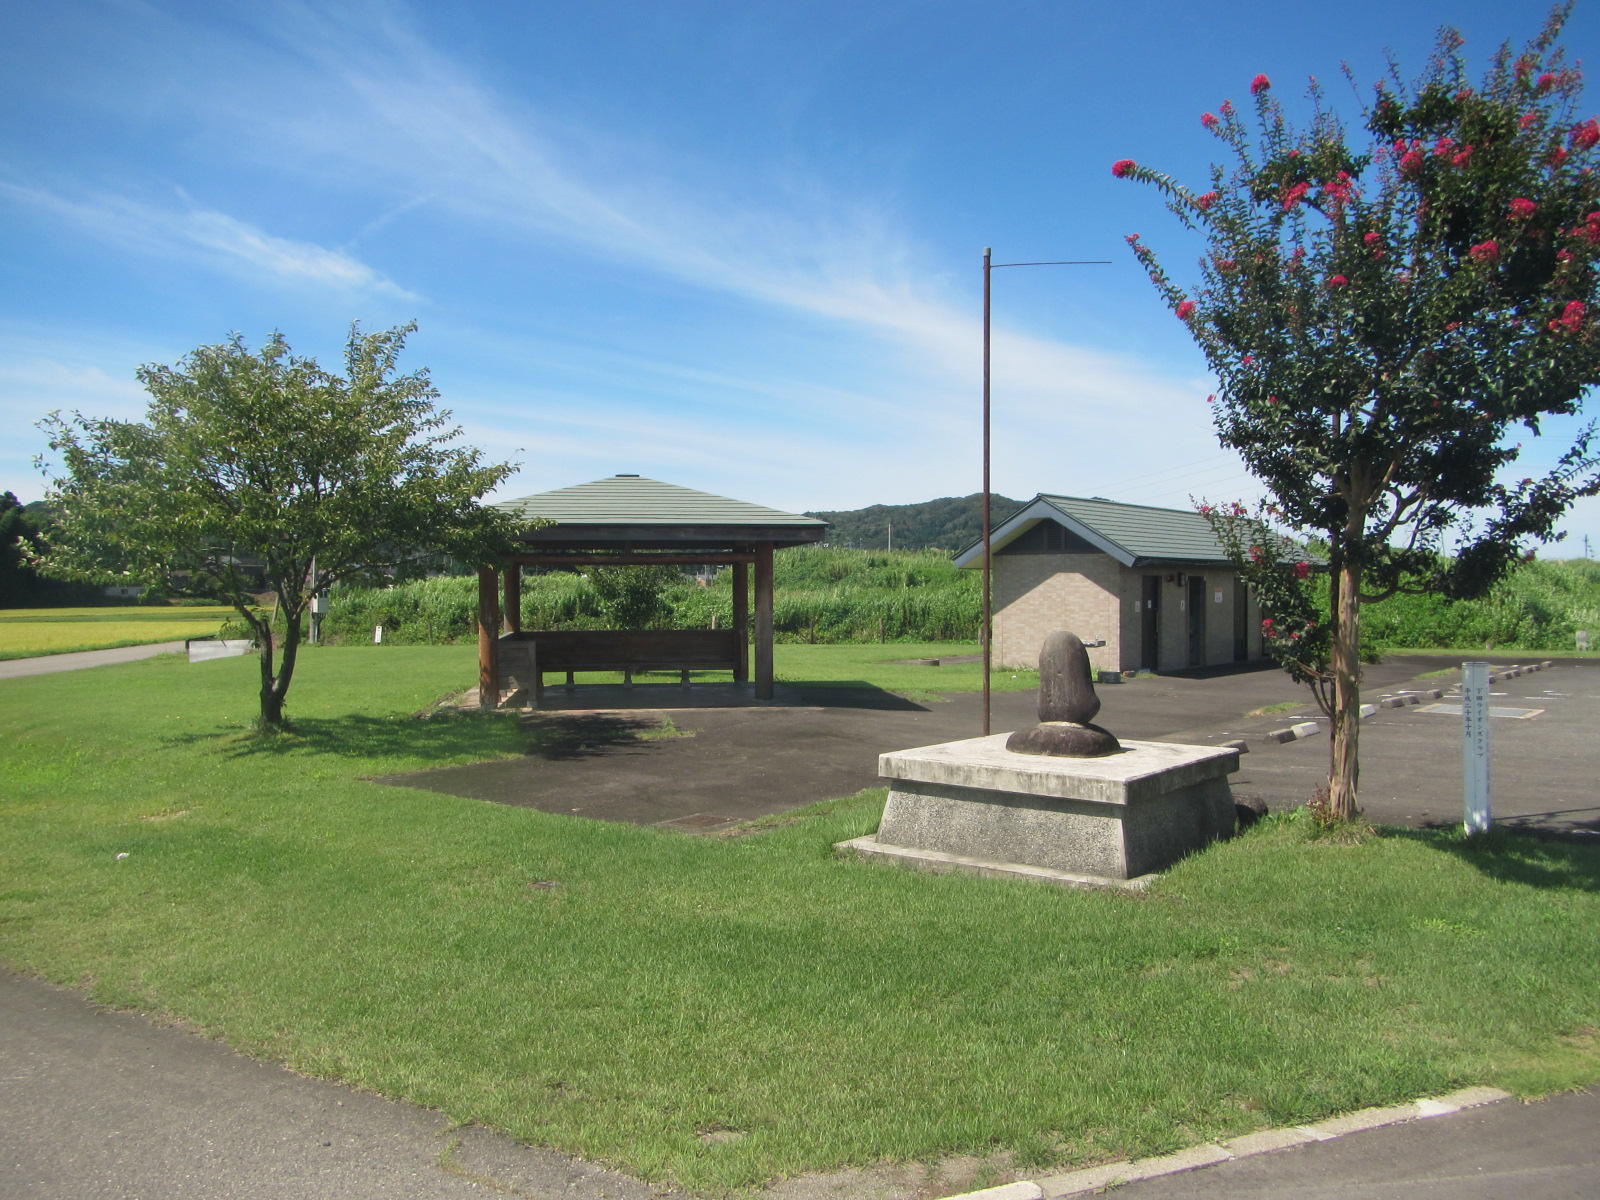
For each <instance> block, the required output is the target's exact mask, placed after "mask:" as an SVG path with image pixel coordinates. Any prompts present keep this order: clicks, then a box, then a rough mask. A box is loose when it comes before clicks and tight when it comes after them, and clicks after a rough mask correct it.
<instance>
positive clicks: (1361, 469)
mask: <svg viewBox="0 0 1600 1200" xmlns="http://www.w3.org/2000/svg"><path fill="white" fill-rule="evenodd" d="M1568 11H1569V9H1568V8H1558V9H1557V10H1556V11H1555V12H1554V13H1553V14H1552V16H1551V19H1550V21H1549V22H1548V23H1547V24H1546V26H1545V28H1544V30H1543V31H1542V32H1541V33H1540V34H1539V36H1538V37H1536V38H1535V39H1534V40H1533V41H1532V42H1531V43H1529V45H1528V47H1527V48H1526V49H1525V50H1524V51H1523V52H1522V53H1520V54H1517V53H1514V52H1513V50H1512V48H1511V47H1510V46H1509V45H1506V46H1503V47H1502V48H1501V49H1500V51H1499V52H1498V53H1497V54H1496V55H1495V56H1494V58H1493V59H1492V60H1491V61H1490V64H1489V66H1488V69H1487V72H1486V74H1485V75H1484V77H1483V79H1482V80H1481V82H1479V83H1478V84H1477V85H1476V86H1474V84H1473V82H1472V80H1471V79H1470V78H1469V74H1468V69H1467V66H1466V64H1465V62H1464V60H1463V58H1462V55H1461V46H1462V39H1461V37H1460V35H1459V34H1457V33H1456V32H1455V31H1454V30H1451V29H1445V30H1442V31H1441V33H1440V39H1439V43H1438V49H1437V51H1436V53H1435V54H1434V56H1433V57H1432V58H1431V59H1430V60H1429V63H1428V65H1427V68H1426V69H1425V71H1424V72H1423V73H1422V75H1421V76H1420V78H1418V79H1417V80H1416V81H1415V82H1414V83H1412V84H1409V85H1408V84H1406V83H1405V82H1404V81H1403V80H1402V78H1401V76H1400V73H1399V70H1398V69H1397V68H1395V67H1394V65H1393V64H1392V63H1391V69H1390V72H1389V77H1388V78H1386V79H1384V80H1383V81H1381V82H1379V83H1378V84H1377V86H1376V89H1375V93H1374V95H1373V99H1372V101H1371V103H1370V105H1368V106H1366V107H1364V108H1363V110H1362V114H1361V117H1362V123H1361V128H1360V131H1359V132H1355V133H1352V132H1350V131H1347V129H1346V128H1345V126H1344V125H1343V124H1342V123H1341V121H1340V120H1339V118H1338V117H1337V116H1336V115H1335V114H1334V113H1333V112H1332V111H1331V110H1330V109H1329V107H1328V105H1327V104H1326V102H1325V100H1324V97H1323V94H1322V92H1321V90H1320V89H1319V88H1318V87H1317V86H1316V84H1315V82H1313V84H1312V86H1311V90H1310V100H1311V104H1312V108H1313V115H1312V117H1311V120H1310V122H1309V124H1307V125H1306V126H1305V127H1304V128H1296V127H1295V126H1294V125H1292V124H1291V123H1290V121H1289V120H1288V119H1287V118H1286V116H1285V114H1284V112H1283V110H1282V108H1281V107H1280V106H1279V104H1278V102H1277V101H1276V100H1275V99H1274V98H1273V95H1272V91H1271V83H1270V81H1269V80H1268V79H1267V77H1266V76H1265V75H1258V76H1256V78H1255V80H1254V81H1253V82H1252V84H1251V85H1250V90H1251V92H1252V93H1253V95H1254V107H1255V113H1256V125H1257V131H1256V132H1255V133H1251V132H1249V131H1248V130H1247V128H1246V125H1245V122H1244V121H1243V120H1242V119H1241V118H1240V116H1239V114H1238V113H1237V112H1236V111H1235V110H1234V108H1233V106H1232V105H1231V104H1229V103H1224V104H1223V105H1222V106H1221V108H1220V109H1219V110H1218V113H1217V114H1215V115H1214V114H1211V113H1207V114H1205V115H1204V116H1203V117H1202V118H1201V121H1202V124H1203V125H1204V126H1205V127H1206V128H1208V129H1209V130H1211V132H1212V133H1213V134H1215V135H1216V136H1217V137H1218V138H1219V139H1220V140H1221V141H1222V143H1223V144H1224V145H1225V146H1226V147H1227V148H1228V150H1229V151H1231V152H1232V159H1233V161H1232V163H1231V164H1229V165H1227V166H1221V165H1219V166H1214V167H1213V168H1212V173H1211V184H1210V187H1209V188H1208V189H1206V190H1204V191H1202V192H1195V191H1192V190H1190V189H1188V188H1186V187H1184V186H1182V185H1181V184H1179V183H1177V182H1176V181H1175V180H1173V179H1172V178H1170V177H1168V176H1166V175H1163V174H1161V173H1159V172H1157V171H1154V170H1151V169H1149V168H1147V167H1143V166H1139V165H1138V164H1136V163H1134V162H1133V161H1131V160H1127V159H1124V160H1122V161H1120V162H1118V163H1116V164H1115V165H1114V166H1113V167H1112V172H1113V174H1115V175H1117V176H1119V177H1127V178H1132V179H1138V180H1141V181H1143V182H1146V183H1150V184H1153V185H1154V186H1156V187H1157V188H1159V189H1160V190H1161V191H1162V192H1163V193H1164V194H1165V196H1166V199H1167V206H1168V208H1169V209H1170V210H1171V211H1172V212H1173V213H1175V214H1176V215H1177V217H1178V219H1179V220H1180V221H1181V222H1182V223H1183V224H1184V225H1185V226H1186V227H1188V228H1190V229H1195V228H1198V229H1199V231H1200V232H1201V233H1202V234H1203V236H1204V239H1205V242H1206V255H1205V257H1204V258H1203V259H1202V260H1201V264H1200V281H1199V283H1198V286H1196V287H1194V288H1192V289H1191V290H1188V291H1186V290H1185V289H1183V288H1181V287H1180V286H1178V285H1177V284H1176V283H1174V282H1173V281H1172V280H1171V279H1170V278H1169V277H1168V276H1167V274H1166V273H1165V272H1164V271H1163V269H1162V267H1161V266H1160V264H1159V262H1158V261H1157V259H1156V258H1155V256H1154V254H1153V253H1152V252H1151V251H1150V250H1149V249H1148V248H1147V247H1146V246H1144V245H1143V243H1142V242H1141V241H1140V240H1139V237H1138V235H1137V234H1135V235H1133V236H1132V237H1130V238H1129V239H1128V241H1129V243H1130V244H1131V245H1132V246H1133V248H1134V252H1135V253H1136V254H1137V255H1138V257H1139V259H1140V261H1141V262H1142V263H1143V264H1144V265H1145V267H1146V268H1147V269H1148V271H1149V273H1150V277H1151V279H1152V281H1153V282H1154V283H1155V285H1156V287H1157V288H1158V289H1160V291H1161V292H1162V294H1163V295H1164V296H1165V298H1166V300H1167V302H1168V304H1169V305H1170V306H1171V307H1172V309H1173V310H1174V312H1175V313H1176V314H1177V316H1178V317H1179V319H1181V320H1182V321H1184V322H1185V323H1186V324H1187V326H1188V328H1189V330H1190V332H1191V334H1192V335H1193V336H1194V338H1195V340H1196V342H1197V343H1198V344H1199V346H1200V349H1201V350H1202V351H1203V352H1204V354H1205V356H1206V358H1207V361H1208V362H1209V364H1210V366H1211V368H1212V370H1213V371H1214V372H1215V374H1216V376H1217V379H1218V382H1219V391H1218V394H1217V395H1216V396H1214V397H1212V400H1213V402H1214V404H1215V409H1214V414H1215V421H1216V426H1217V431H1218V434H1219V437H1220V440H1221V442H1222V444H1223V445H1224V446H1228V447H1230V448H1232V449H1234V450H1235V451H1237V452H1238V454H1239V456H1240V458H1241V459H1242V460H1243V461H1244V463H1245V465H1246V467H1247V468H1248V469H1249V470H1250V471H1251V472H1252V474H1254V475H1255V476H1256V477H1257V478H1258V479H1260V480H1261V481H1262V482H1263V483H1265V484H1266V485H1267V488H1268V489H1269V490H1270V492H1271V494H1272V502H1271V504H1270V505H1268V506H1264V507H1263V509H1262V510H1261V511H1260V512H1259V513H1258V514H1257V519H1258V520H1260V521H1261V522H1262V523H1263V525H1265V524H1271V525H1272V526H1274V527H1276V528H1280V529H1284V530H1286V531H1289V532H1291V533H1293V534H1295V535H1299V536H1301V537H1305V536H1308V535H1309V536H1311V537H1315V538H1318V539H1320V540H1322V541H1324V542H1325V543H1326V545H1327V547H1328V560H1329V562H1328V567H1329V570H1328V576H1327V582H1328V588H1329V608H1330V614H1331V620H1330V623H1331V629H1329V630H1327V637H1328V641H1327V655H1328V665H1327V668H1326V671H1327V676H1328V682H1329V684H1330V685H1331V688H1332V703H1331V710H1332V733H1333V736H1332V738H1331V739H1330V740H1331V747H1330V753H1331V760H1330V780H1329V787H1330V791H1331V806H1332V811H1333V814H1334V815H1335V816H1337V817H1342V818H1346V819H1349V818H1353V817H1354V816H1355V814H1356V813H1357V811H1358V807H1357V785H1358V758H1357V738H1358V733H1359V720H1358V718H1359V707H1360V651H1361V632H1360V612H1361V605H1362V604H1363V603H1365V602H1370V601H1374V600H1381V599H1383V598H1385V597H1387V596H1390V595H1393V594H1395V593H1396V592H1398V591H1402V590H1411V591H1427V592H1434V593H1437V594H1442V595H1445V596H1449V597H1455V598H1464V597H1470V596H1477V595H1481V594H1482V593H1483V592H1484V591H1486V590H1487V589H1488V588H1489V587H1490V586H1491V585H1492V584H1493V583H1494V582H1495V581H1496V580H1497V579H1499V578H1500V577H1501V576H1502V575H1504V574H1505V573H1506V571H1507V570H1509V569H1510V568H1511V567H1512V566H1513V565H1514V564H1515V563H1516V562H1517V561H1518V560H1519V559H1520V558H1521V557H1522V555H1523V554H1524V553H1525V551H1526V549H1527V547H1528V546H1529V544H1530V543H1533V542H1540V541H1549V540H1551V539H1552V536H1553V529H1554V526H1555V524H1556V522H1557V521H1558V520H1559V519H1560V518H1561V516H1562V515H1563V514H1564V513H1565V512H1566V511H1567V509H1568V508H1569V507H1570V506H1571V504H1572V502H1573V501H1574V500H1575V499H1576V498H1578V497H1580V496H1589V495H1594V494H1596V493H1597V492H1600V477H1597V473H1596V465H1597V460H1596V458H1595V456H1594V455H1593V454H1591V452H1590V449H1589V447H1590V442H1591V435H1592V433H1593V427H1592V426H1590V427H1589V428H1588V429H1586V430H1585V431H1584V432H1583V433H1582V434H1581V435H1580V436H1578V438H1577V439H1576V441H1575V443H1574V444H1573V445H1572V446H1571V448H1570V449H1569V450H1568V451H1567V452H1566V453H1565V454H1564V455H1563V457H1562V458H1561V459H1560V461H1559V465H1558V466H1556V467H1555V468H1554V469H1553V470H1550V471H1548V472H1547V473H1545V474H1544V475H1542V476H1538V477H1532V476H1530V477H1527V478H1523V479H1521V480H1520V481H1513V482H1502V480H1508V479H1511V473H1512V465H1513V464H1514V463H1515V462H1516V461H1517V458H1518V456H1519V452H1520V450H1521V445H1520V443H1518V442H1517V441H1516V440H1515V437H1516V435H1517V427H1519V426H1520V427H1524V428H1526V429H1527V430H1528V431H1529V432H1530V433H1532V434H1537V433H1538V432H1539V428H1540V424H1541V422H1542V421H1543V420H1544V419H1545V418H1547V417H1552V416H1558V415H1569V414H1573V413H1576V412H1578V411H1579V409H1580V406H1581V402H1582V398H1583V394H1584V391H1585V389H1586V388H1588V387H1590V386H1591V385H1593V384H1594V383H1596V382H1597V381H1600V336H1597V334H1596V328H1595V319H1594V312H1595V310H1594V305H1595V302H1596V261H1597V258H1600V180H1597V177H1596V175H1595V168H1596V166H1597V165H1600V153H1597V151H1596V144H1597V143H1600V124H1597V123H1596V121H1595V119H1594V118H1593V117H1590V118H1588V119H1586V120H1580V119H1579V117H1578V113H1577V111H1576V104H1577V100H1578V97H1579V95H1580V92H1581V89H1582V79H1581V76H1580V74H1579V72H1578V71H1577V69H1576V68H1575V67H1572V66H1568V65H1567V64H1566V63H1565V61H1564V55H1563V51H1562V49H1561V47H1560V45H1559V37H1560V33H1561V28H1562V25H1563V23H1564V22H1565V19H1566V17H1567V14H1568ZM1257 565H1258V566H1259V565H1260V564H1257ZM1273 569H1276V570H1285V569H1288V568H1286V567H1279V566H1274V567H1273ZM1308 619H1310V618H1309V617H1308V616H1307V615H1306V609H1305V606H1300V609H1299V611H1298V615H1297V613H1296V612H1295V611H1291V612H1288V613H1280V614H1274V620H1275V621H1276V622H1277V624H1275V626H1274V629H1275V630H1276V636H1277V637H1280V638H1281V637H1287V636H1288V635H1289V634H1292V633H1296V632H1299V633H1300V634H1301V636H1302V638H1303V637H1304V636H1305V630H1304V628H1303V627H1302V628H1300V629H1298V630H1297V629H1295V628H1294V625H1295V623H1296V622H1297V621H1298V622H1301V623H1302V625H1303V622H1304V621H1305V620H1308ZM1296 640H1299V639H1296Z"/></svg>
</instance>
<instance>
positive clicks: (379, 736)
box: [164, 713, 527, 762]
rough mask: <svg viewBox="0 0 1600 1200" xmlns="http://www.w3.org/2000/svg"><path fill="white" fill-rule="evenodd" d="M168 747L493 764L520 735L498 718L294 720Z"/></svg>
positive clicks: (191, 737)
mask: <svg viewBox="0 0 1600 1200" xmlns="http://www.w3.org/2000/svg"><path fill="white" fill-rule="evenodd" d="M164 740H165V741H166V742H167V743H168V744H169V745H200V744H203V743H208V742H209V743H213V744H215V745H218V746H220V747H221V748H222V751H223V753H224V754H226V755H227V756H228V757H229V758H256V757H262V756H267V757H273V756H284V755H296V754H331V755H336V756H338V757H341V758H395V757H403V758H420V759H424V760H427V761H431V762H445V761H448V760H454V761H456V762H460V761H463V760H471V759H474V758H477V759H485V758H497V757H499V756H501V755H503V754H505V753H507V752H508V751H509V752H512V753H516V752H518V751H520V750H521V749H523V747H524V744H525V743H526V741H527V738H526V736H525V734H524V733H523V732H522V731H519V730H517V729H516V727H515V726H513V725H512V724H511V723H510V722H509V721H506V720H505V719H504V718H503V717H494V716H489V717H480V716H478V715H476V714H471V715H461V716H453V717H434V718H432V719H429V720H422V719H419V718H417V717H403V716H395V717H373V716H365V715H362V714H360V713H351V714H348V715H346V716H342V717H295V718H293V719H292V720H291V721H290V723H289V727H288V728H287V729H285V730H283V731H281V732H278V733H257V732H255V731H253V730H252V731H249V732H241V731H239V730H237V729H219V730H216V731H214V732H211V733H189V734H182V735H178V736H174V737H169V738H166V739H164Z"/></svg>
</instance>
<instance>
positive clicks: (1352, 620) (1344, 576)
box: [1328, 553, 1361, 821]
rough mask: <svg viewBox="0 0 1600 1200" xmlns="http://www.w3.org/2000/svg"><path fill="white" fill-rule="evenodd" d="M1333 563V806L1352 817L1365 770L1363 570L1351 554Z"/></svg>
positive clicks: (1337, 814)
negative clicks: (1360, 749)
mask: <svg viewBox="0 0 1600 1200" xmlns="http://www.w3.org/2000/svg"><path fill="white" fill-rule="evenodd" d="M1332 565H1333V572H1334V578H1333V589H1334V592H1333V597H1332V599H1333V612H1334V629H1333V645H1332V648H1331V654H1330V656H1329V657H1330V664H1329V665H1330V666H1331V667H1332V668H1333V729H1332V736H1331V738H1330V742H1331V745H1330V746H1329V750H1328V807H1329V812H1330V815H1331V816H1333V818H1334V819H1335V820H1340V821H1353V820H1355V819H1356V814H1357V813H1359V812H1360V809H1359V808H1358V807H1357V804H1356V796H1357V790H1358V784H1359V782H1360V774H1361V768H1360V763H1359V762H1358V761H1357V758H1356V752H1357V744H1358V743H1359V741H1360V737H1361V568H1360V566H1359V565H1357V564H1356V563H1353V562H1351V560H1350V557H1349V555H1348V553H1346V554H1344V555H1340V556H1339V559H1338V561H1336V562H1335V563H1334V564H1332Z"/></svg>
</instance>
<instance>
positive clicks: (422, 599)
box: [322, 546, 981, 644]
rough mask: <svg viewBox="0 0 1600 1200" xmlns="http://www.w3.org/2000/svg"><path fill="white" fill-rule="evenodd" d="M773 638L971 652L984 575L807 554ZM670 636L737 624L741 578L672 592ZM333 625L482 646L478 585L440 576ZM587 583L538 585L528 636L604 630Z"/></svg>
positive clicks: (924, 556) (340, 605)
mask: <svg viewBox="0 0 1600 1200" xmlns="http://www.w3.org/2000/svg"><path fill="white" fill-rule="evenodd" d="M773 582H774V593H775V594H774V599H773V613H772V619H773V628H774V631H775V633H776V636H777V639H778V640H779V641H791V642H806V641H811V642H865V641H877V640H879V639H880V638H882V639H883V640H886V641H909V642H929V641H960V640H970V639H973V638H976V637H977V636H978V618H979V608H980V605H981V598H980V595H979V582H978V578H977V573H976V572H973V571H963V570H961V569H959V568H957V567H956V566H955V565H954V564H953V563H952V562H951V561H950V556H949V555H948V554H946V553H944V552H942V551H937V550H933V551H927V550H923V551H863V550H836V549H832V548H830V547H819V546H801V547H796V548H794V549H791V550H780V551H778V553H777V554H776V555H775V556H774V561H773ZM667 600H668V602H669V604H670V606H671V615H670V616H669V617H668V618H667V619H666V621H665V622H664V624H665V625H667V626H668V627H671V628H677V629H704V628H708V627H709V626H710V625H711V621H712V617H713V615H715V617H716V623H717V627H718V628H720V629H726V628H728V627H729V626H730V625H731V624H732V623H733V572H732V571H729V570H724V571H722V572H721V574H719V575H718V576H717V577H716V578H715V579H714V580H712V581H711V583H710V584H709V586H703V585H701V584H699V583H697V582H695V581H694V580H692V579H689V578H688V577H687V576H685V577H684V579H683V582H681V583H678V584H675V585H674V586H672V587H670V588H669V589H668V591H667ZM329 607H330V612H329V613H328V616H327V617H326V618H325V619H324V621H323V626H322V628H323V635H324V637H325V638H327V639H328V640H331V641H369V640H371V637H372V630H373V627H374V626H375V625H382V626H383V630H384V632H383V636H384V640H385V641H386V642H398V643H401V644H419V643H437V642H455V641H464V640H467V639H470V638H473V637H476V636H477V607H478V581H477V578H476V577H475V576H459V575H458V576H438V577H436V578H433V579H422V580H417V581H414V582H412V583H404V584H400V585H398V586H396V587H390V588H338V589H335V591H334V593H333V596H332V603H331V604H330V606H329ZM605 626H606V621H605V618H604V617H603V616H602V615H601V608H600V604H599V598H598V597H597V596H596V595H595V592H594V589H593V588H591V587H590V586H589V580H588V578H587V577H586V576H583V575H580V574H576V573H574V572H570V571H557V572H551V573H549V574H545V575H527V576H525V577H524V579H523V582H522V627H523V628H524V629H585V628H587V629H598V628H605Z"/></svg>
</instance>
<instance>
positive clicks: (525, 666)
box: [498, 629, 749, 705]
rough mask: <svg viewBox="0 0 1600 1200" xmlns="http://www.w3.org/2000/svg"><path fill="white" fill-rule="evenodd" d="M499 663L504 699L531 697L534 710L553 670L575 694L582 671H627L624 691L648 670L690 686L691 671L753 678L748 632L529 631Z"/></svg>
mask: <svg viewBox="0 0 1600 1200" xmlns="http://www.w3.org/2000/svg"><path fill="white" fill-rule="evenodd" d="M498 658H499V662H500V694H501V696H502V697H506V698H507V699H511V698H514V697H515V696H516V694H518V693H523V692H525V693H526V694H527V696H528V698H529V699H530V701H531V702H532V703H533V704H534V705H537V704H538V703H539V700H540V698H541V697H542V696H543V694H544V677H545V675H546V674H547V673H548V672H551V671H564V672H566V676H567V684H566V685H567V688H568V689H569V690H570V689H571V688H572V687H573V686H574V680H573V676H574V674H575V673H576V672H578V671H621V672H622V679H623V683H622V686H623V687H632V686H633V677H634V675H635V674H637V673H639V672H642V671H677V672H678V673H679V677H680V683H681V685H682V686H684V687H688V686H689V672H690V671H732V672H733V677H734V679H735V681H737V682H740V683H742V682H744V681H745V680H746V679H748V677H749V673H748V669H747V664H748V661H749V660H748V658H747V657H746V648H745V644H744V631H743V630H736V629H643V630H641V629H557V630H523V631H521V632H518V633H508V634H506V635H504V636H503V637H501V638H500V645H499V655H498ZM502 703H504V701H502Z"/></svg>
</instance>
